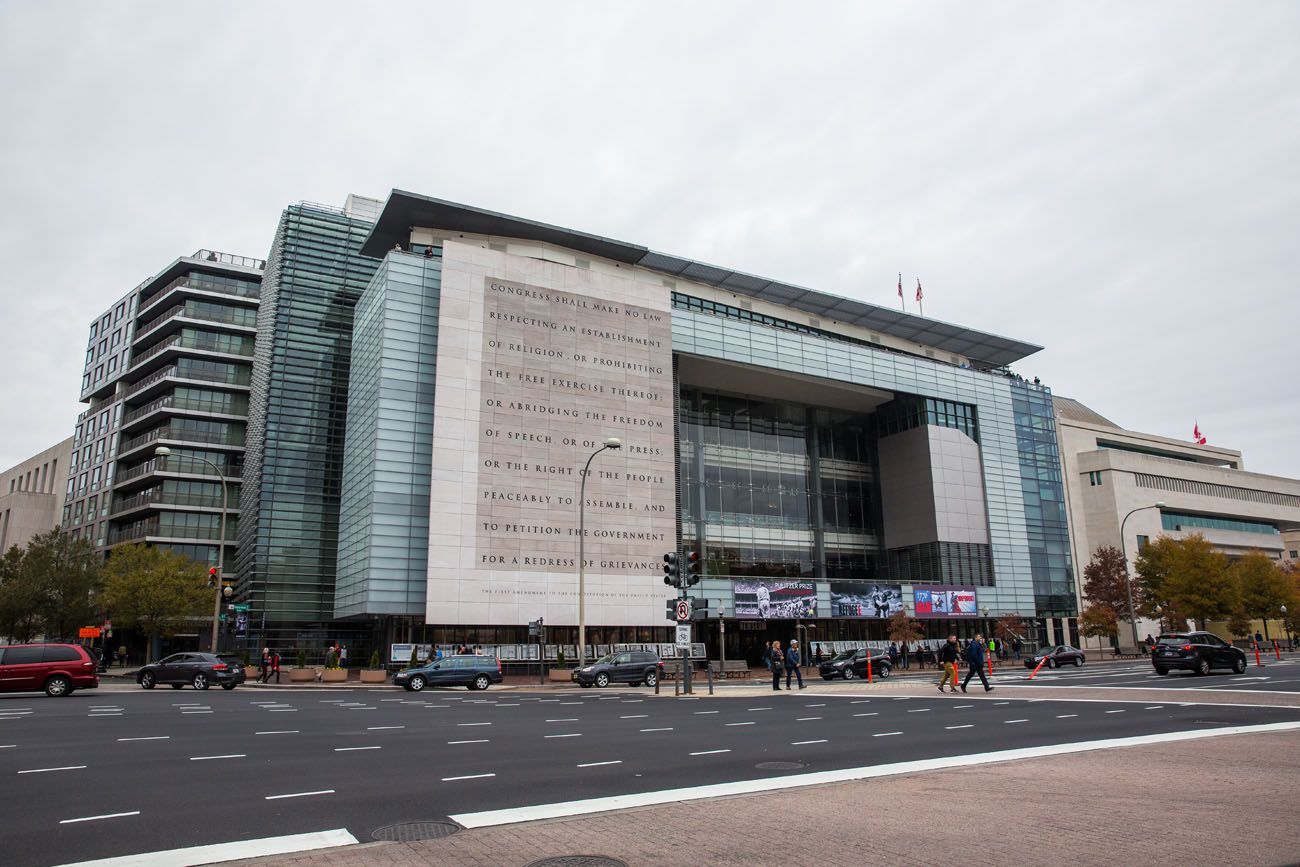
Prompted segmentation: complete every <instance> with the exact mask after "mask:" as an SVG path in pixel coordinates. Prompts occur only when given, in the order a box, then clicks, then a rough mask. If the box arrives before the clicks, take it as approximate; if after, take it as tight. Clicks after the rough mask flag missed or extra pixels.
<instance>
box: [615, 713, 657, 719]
mask: <svg viewBox="0 0 1300 867" xmlns="http://www.w3.org/2000/svg"><path fill="white" fill-rule="evenodd" d="M648 716H650V714H648V713H634V714H629V715H628V716H620V717H619V719H645V718H646V717H648Z"/></svg>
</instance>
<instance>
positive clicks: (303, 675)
mask: <svg viewBox="0 0 1300 867" xmlns="http://www.w3.org/2000/svg"><path fill="white" fill-rule="evenodd" d="M315 679H316V669H314V668H291V669H289V682H290V683H311V682H312V681H314V680H315Z"/></svg>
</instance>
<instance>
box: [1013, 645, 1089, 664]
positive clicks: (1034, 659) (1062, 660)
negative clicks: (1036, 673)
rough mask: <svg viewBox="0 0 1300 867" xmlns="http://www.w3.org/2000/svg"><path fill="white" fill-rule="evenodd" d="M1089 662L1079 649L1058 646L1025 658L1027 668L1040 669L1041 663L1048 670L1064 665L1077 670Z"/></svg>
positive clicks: (1045, 648) (1046, 648)
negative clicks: (1044, 664)
mask: <svg viewBox="0 0 1300 867" xmlns="http://www.w3.org/2000/svg"><path fill="white" fill-rule="evenodd" d="M1087 661H1088V658H1087V657H1086V656H1084V655H1083V651H1082V650H1080V649H1079V648H1077V647H1071V646H1070V645H1068V644H1058V645H1056V646H1055V647H1044V648H1043V649H1042V650H1040V651H1038V652H1037V653H1035V654H1034V655H1033V656H1027V657H1025V668H1038V666H1039V663H1046V666H1045V667H1047V668H1057V667H1059V666H1062V665H1073V666H1075V667H1076V668H1077V667H1078V666H1080V665H1083V664H1084V663H1085V662H1087Z"/></svg>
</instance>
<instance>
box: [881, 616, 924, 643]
mask: <svg viewBox="0 0 1300 867" xmlns="http://www.w3.org/2000/svg"><path fill="white" fill-rule="evenodd" d="M888 629H889V640H890V641H894V642H897V643H898V644H912V643H913V642H917V641H920V640H921V637H922V636H923V635H925V633H924V632H922V631H921V627H920V625H919V624H918V623H917V622H916V621H915V620H913V619H912V618H910V617H908V616H907V612H906V611H900V612H898V613H897V614H895V615H893V616H892V617H890V618H889V626H888Z"/></svg>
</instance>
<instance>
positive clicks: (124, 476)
mask: <svg viewBox="0 0 1300 867" xmlns="http://www.w3.org/2000/svg"><path fill="white" fill-rule="evenodd" d="M243 472H244V468H243V466H242V465H239V464H236V465H233V466H229V467H226V468H224V470H223V472H222V475H223V476H225V478H226V483H227V484H232V485H237V484H239V481H240V476H242V475H243ZM164 477H165V478H169V479H170V478H195V479H197V478H205V479H207V480H209V481H212V480H215V479H216V476H214V475H212V470H211V469H209V468H208V467H207V466H206V465H205V464H202V463H199V462H198V461H191V460H189V459H187V458H186V457H185V456H184V455H172V457H171V459H170V460H168V461H167V465H166V467H165V468H164V466H163V463H162V462H161V461H159V460H158V459H157V458H150V459H149V460H147V461H145V462H144V463H142V464H139V465H137V466H134V467H131V469H129V470H119V471H118V473H117V475H116V476H115V477H114V479H113V489H114V490H116V491H117V492H119V493H123V492H125V491H129V490H132V489H134V488H139V487H142V486H147V485H152V484H155V483H156V482H157V481H158V480H159V479H160V478H164ZM230 502H231V503H232V504H234V503H236V502H237V498H236V496H235V494H234V492H233V491H232V492H231V495H230ZM232 508H233V506H232Z"/></svg>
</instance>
